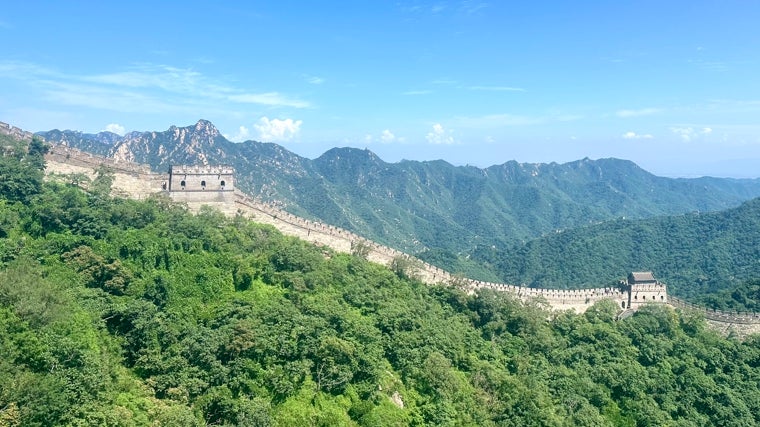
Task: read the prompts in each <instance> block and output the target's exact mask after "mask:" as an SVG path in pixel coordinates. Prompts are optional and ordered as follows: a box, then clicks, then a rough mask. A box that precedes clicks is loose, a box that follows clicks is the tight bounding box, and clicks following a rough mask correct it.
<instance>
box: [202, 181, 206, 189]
mask: <svg viewBox="0 0 760 427" xmlns="http://www.w3.org/2000/svg"><path fill="white" fill-rule="evenodd" d="M205 189H206V181H201V190H205Z"/></svg>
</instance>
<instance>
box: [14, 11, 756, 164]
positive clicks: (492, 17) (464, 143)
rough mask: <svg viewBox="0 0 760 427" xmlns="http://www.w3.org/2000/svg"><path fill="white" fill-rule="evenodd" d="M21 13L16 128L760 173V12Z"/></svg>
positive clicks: (309, 151) (475, 159)
mask: <svg viewBox="0 0 760 427" xmlns="http://www.w3.org/2000/svg"><path fill="white" fill-rule="evenodd" d="M505 3H506V2H480V1H432V2H431V1H409V2H396V3H390V2H367V3H363V4H348V5H346V4H340V5H337V4H312V3H307V2H293V1H290V2H288V1H285V2H277V4H271V3H270V2H252V3H251V4H242V3H239V4H231V5H229V4H228V5H215V4H207V3H202V2H195V1H189V2H187V1H186V2H151V3H147V2H142V1H137V2H130V3H123V4H122V3H119V4H110V2H100V3H98V4H64V3H58V2H52V1H29V2H13V3H11V4H8V5H5V6H4V8H3V10H2V11H0V37H2V39H3V40H4V44H3V45H4V52H3V57H2V59H0V85H2V88H3V90H2V92H0V120H1V121H5V122H8V123H11V124H13V125H16V126H19V127H22V128H24V129H27V130H31V131H43V130H50V129H55V128H58V129H74V130H80V131H83V132H91V133H96V132H99V131H102V130H110V131H114V132H116V133H120V134H123V133H125V132H128V131H132V130H137V131H153V130H157V131H160V130H165V129H166V128H168V127H169V126H170V125H177V126H187V125H190V124H192V123H195V121H197V120H198V119H199V118H204V119H208V120H210V121H211V122H212V123H214V124H215V125H216V126H217V127H218V128H219V129H220V130H221V131H222V132H223V133H224V134H225V136H227V137H228V138H229V139H231V140H235V141H243V140H249V139H253V140H259V141H265V142H276V143H279V144H281V145H283V146H285V147H286V148H288V149H290V150H292V151H294V152H296V153H298V154H300V155H303V156H306V157H311V158H314V157H317V156H319V155H320V154H322V153H323V152H325V151H327V150H328V149H330V148H332V147H336V146H353V147H358V148H369V149H370V150H372V151H373V152H375V153H377V154H378V155H379V156H380V157H381V158H382V159H383V160H385V161H390V162H394V161H398V160H401V159H410V160H434V159H443V160H446V161H448V162H450V163H452V164H455V165H463V164H472V165H475V166H479V167H487V166H490V165H493V164H501V163H504V162H507V161H509V160H517V161H520V162H545V163H549V162H552V161H556V162H560V163H562V162H567V161H572V160H577V159H581V158H584V157H590V158H602V157H617V158H623V159H629V160H632V161H634V162H636V163H638V164H639V165H640V166H642V167H643V168H645V169H647V170H649V171H651V172H653V173H656V174H658V175H665V176H701V175H712V176H729V177H760V168H758V166H757V165H758V164H760V123H758V121H757V118H758V117H760V83H758V80H757V77H756V76H757V75H760V55H759V54H760V52H758V46H760V32H758V31H757V30H756V25H757V24H756V23H757V21H758V19H759V18H760V3H755V2H741V1H731V0H730V1H724V2H706V1H696V2H694V1H690V2H686V1H673V2H666V3H662V2H655V1H644V2H635V4H634V3H621V2H609V3H608V2H601V1H600V2H587V3H584V4H582V5H579V4H566V5H564V4H556V3H555V2H538V3H534V4H529V5H528V4H523V5H514V4H505Z"/></svg>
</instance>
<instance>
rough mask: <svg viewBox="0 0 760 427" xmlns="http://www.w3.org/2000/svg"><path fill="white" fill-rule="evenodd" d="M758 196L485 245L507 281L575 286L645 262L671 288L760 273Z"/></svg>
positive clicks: (485, 255) (697, 289)
mask: <svg viewBox="0 0 760 427" xmlns="http://www.w3.org/2000/svg"><path fill="white" fill-rule="evenodd" d="M758 242H760V199H753V200H751V201H749V202H746V203H744V204H742V205H741V206H739V207H738V208H734V209H729V210H726V211H721V212H712V213H692V214H685V215H678V216H665V217H657V218H650V219H643V220H615V221H609V222H605V223H602V224H598V225H592V226H588V227H581V228H577V229H572V230H567V231H564V232H560V233H554V234H552V235H548V236H546V237H543V238H540V239H536V240H533V241H531V242H528V243H526V244H525V245H522V246H516V247H513V248H512V249H510V250H507V251H498V252H497V251H494V250H489V249H484V250H482V251H479V252H478V253H477V254H476V255H475V257H476V258H477V259H479V260H482V261H486V262H490V263H492V265H493V267H494V268H495V269H496V270H498V271H499V272H500V273H501V274H502V275H503V276H502V277H503V279H505V280H506V281H508V282H510V283H526V284H529V285H532V286H540V287H558V288H581V287H588V286H590V285H598V284H599V283H607V282H610V281H613V280H615V279H617V277H616V273H617V272H619V271H621V270H622V271H635V270H639V269H641V268H642V266H644V267H645V268H647V269H651V270H653V271H655V272H656V274H657V276H658V277H659V278H660V279H661V280H663V281H664V282H666V283H667V284H668V285H669V286H670V289H671V290H672V291H674V292H675V293H676V294H678V295H683V296H694V295H698V294H705V293H711V292H714V291H716V290H718V289H725V288H733V287H735V286H736V285H738V284H739V283H741V282H744V281H746V280H749V279H754V278H758V277H760V245H758Z"/></svg>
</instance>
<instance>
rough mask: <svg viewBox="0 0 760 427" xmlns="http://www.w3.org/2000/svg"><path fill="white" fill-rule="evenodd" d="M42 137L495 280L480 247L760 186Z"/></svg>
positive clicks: (199, 136)
mask: <svg viewBox="0 0 760 427" xmlns="http://www.w3.org/2000/svg"><path fill="white" fill-rule="evenodd" d="M41 134H42V135H43V136H44V137H45V138H48V139H49V140H51V141H56V142H59V143H65V144H68V145H70V146H73V147H78V148H81V149H83V150H87V151H90V152H94V153H96V154H102V155H107V156H110V157H114V158H117V159H119V160H126V161H135V162H139V163H145V164H150V165H151V167H152V168H153V169H154V170H155V171H159V172H162V173H164V172H166V171H167V170H168V167H169V165H171V164H231V165H233V166H234V167H235V169H236V183H237V185H238V187H239V188H241V189H243V190H244V191H246V192H247V193H249V194H251V195H253V196H256V197H261V198H262V199H264V200H270V201H274V202H277V203H278V204H281V205H282V206H283V207H284V208H285V209H286V210H288V211H290V212H292V213H294V214H297V215H301V216H305V217H308V218H316V219H320V220H321V221H324V222H327V223H329V224H332V225H336V226H340V227H343V228H346V229H349V230H351V231H354V232H356V233H357V234H359V235H362V236H365V237H367V238H369V239H372V240H374V241H377V242H380V243H384V244H387V245H389V246H392V247H394V248H397V249H401V250H404V251H406V252H409V253H419V254H420V256H422V257H423V258H425V259H427V260H429V261H433V262H435V263H436V264H437V265H439V266H440V267H444V268H446V269H449V270H452V271H462V272H464V273H466V274H467V275H468V276H473V277H475V278H482V279H494V277H495V276H493V272H490V271H488V270H486V269H484V268H483V267H482V266H480V265H478V264H477V263H473V262H470V261H469V259H468V256H469V255H471V254H472V253H473V252H474V251H475V250H476V248H487V247H491V246H496V247H499V248H502V247H509V246H511V245H513V244H515V243H519V242H523V241H528V240H532V239H535V238H538V237H540V236H542V235H546V234H548V233H553V232H554V231H556V230H564V229H571V228H575V227H578V226H585V225H589V224H593V223H598V222H601V221H607V220H610V219H615V218H622V217H626V218H629V219H630V218H647V217H653V216H658V215H673V214H682V213H687V212H694V211H702V212H705V211H716V210H722V209H726V208H730V207H735V206H737V205H739V204H740V203H741V202H743V201H746V200H748V199H750V198H753V197H759V196H760V180H757V179H755V180H748V179H747V180H733V179H718V178H699V179H672V178H663V177H658V176H655V175H652V174H651V173H649V172H647V171H645V170H643V169H641V168H640V167H638V166H637V165H636V164H634V163H632V162H630V161H626V160H620V159H599V160H590V159H583V160H578V161H574V162H570V163H566V164H556V163H550V164H532V163H518V162H515V161H509V162H506V163H503V164H500V165H495V166H491V167H488V168H484V169H483V168H477V167H472V166H454V165H451V164H449V163H447V162H444V161H440V160H439V161H426V162H418V161H401V162H398V163H388V162H385V161H383V160H382V159H380V158H379V157H378V156H376V155H375V154H374V153H372V152H371V151H369V150H360V149H355V148H334V149H331V150H329V151H327V152H326V153H324V154H323V155H322V156H320V157H318V158H316V159H314V160H311V159H307V158H304V157H301V156H298V155H297V154H295V153H292V152H290V151H288V150H287V149H285V148H283V147H281V146H279V145H276V144H268V143H261V142H256V141H246V142H243V143H233V142H230V141H228V140H227V139H226V138H224V136H223V135H221V134H220V133H219V131H218V130H217V129H216V128H215V127H214V125H213V124H211V123H210V122H208V121H206V120H200V121H198V123H196V124H195V125H194V126H187V127H176V126H172V127H170V128H169V129H168V130H166V131H163V132H132V133H129V134H127V135H125V136H124V137H117V136H115V135H114V134H112V133H101V134H97V135H91V134H82V133H79V132H72V131H49V132H43V133H41ZM494 160H495V161H496V160H497V159H494ZM504 160H506V159H504Z"/></svg>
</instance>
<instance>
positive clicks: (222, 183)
mask: <svg viewBox="0 0 760 427" xmlns="http://www.w3.org/2000/svg"><path fill="white" fill-rule="evenodd" d="M221 185H222V190H224V180H222V182H221Z"/></svg>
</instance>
